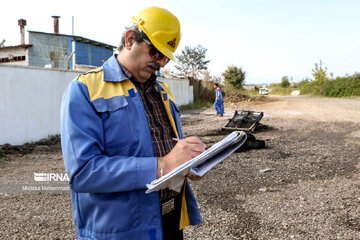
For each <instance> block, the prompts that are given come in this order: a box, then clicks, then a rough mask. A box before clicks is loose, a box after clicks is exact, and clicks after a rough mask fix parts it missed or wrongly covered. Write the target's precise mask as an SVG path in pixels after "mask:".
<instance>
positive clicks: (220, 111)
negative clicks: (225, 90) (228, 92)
mask: <svg viewBox="0 0 360 240" xmlns="http://www.w3.org/2000/svg"><path fill="white" fill-rule="evenodd" d="M214 89H215V102H214V109H215V111H216V115H217V116H221V117H222V116H223V115H224V103H223V96H222V90H221V88H220V87H219V84H218V83H215V84H214Z"/></svg>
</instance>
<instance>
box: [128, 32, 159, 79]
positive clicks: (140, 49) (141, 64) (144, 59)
mask: <svg viewBox="0 0 360 240" xmlns="http://www.w3.org/2000/svg"><path fill="white" fill-rule="evenodd" d="M129 42H130V44H131V46H130V48H128V49H129V55H128V59H127V60H128V61H129V65H130V66H131V68H130V69H128V71H130V72H131V74H132V75H134V77H135V79H136V80H137V81H139V82H146V81H147V80H148V79H149V78H150V76H151V74H154V73H155V72H156V71H158V70H160V67H164V66H165V65H166V58H163V59H160V60H155V59H154V58H153V57H151V56H150V54H149V51H150V48H151V47H150V46H149V45H148V44H147V43H146V42H141V43H137V42H136V41H135V39H133V33H132V32H131V33H130V34H129Z"/></svg>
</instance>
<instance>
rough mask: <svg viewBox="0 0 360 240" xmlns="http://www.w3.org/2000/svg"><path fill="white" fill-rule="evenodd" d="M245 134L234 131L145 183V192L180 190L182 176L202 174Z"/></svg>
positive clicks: (214, 164)
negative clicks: (167, 171)
mask: <svg viewBox="0 0 360 240" xmlns="http://www.w3.org/2000/svg"><path fill="white" fill-rule="evenodd" d="M246 138H247V135H246V133H245V132H243V131H234V132H232V133H231V134H229V135H228V136H227V137H225V138H224V139H223V140H221V141H220V142H218V143H216V144H214V145H213V146H212V147H211V148H209V149H208V150H206V151H205V152H203V153H201V154H200V155H198V156H197V157H195V158H193V159H191V160H189V161H188V162H186V163H184V164H182V165H180V166H179V167H177V168H175V169H173V170H172V171H171V172H169V173H167V174H166V175H164V176H162V177H160V178H158V179H155V180H154V181H152V182H151V183H149V184H146V186H147V188H148V189H147V190H146V193H150V192H153V191H158V190H160V189H165V188H169V189H171V190H174V191H177V192H180V190H181V187H182V185H183V183H184V178H185V176H186V175H187V174H188V173H191V174H193V175H197V176H203V175H204V174H205V173H207V172H208V171H209V170H210V169H212V168H213V167H214V166H216V165H217V164H218V163H220V162H221V161H222V160H224V159H225V158H226V157H227V156H229V155H230V154H231V153H233V152H234V151H235V150H236V149H238V148H239V147H240V146H241V145H243V144H244V143H245V141H246Z"/></svg>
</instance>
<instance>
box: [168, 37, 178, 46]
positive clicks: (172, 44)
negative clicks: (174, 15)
mask: <svg viewBox="0 0 360 240" xmlns="http://www.w3.org/2000/svg"><path fill="white" fill-rule="evenodd" d="M175 43H176V38H174V39H173V40H171V41H169V42H168V43H167V44H168V45H169V46H170V47H172V48H175V46H176V44H175Z"/></svg>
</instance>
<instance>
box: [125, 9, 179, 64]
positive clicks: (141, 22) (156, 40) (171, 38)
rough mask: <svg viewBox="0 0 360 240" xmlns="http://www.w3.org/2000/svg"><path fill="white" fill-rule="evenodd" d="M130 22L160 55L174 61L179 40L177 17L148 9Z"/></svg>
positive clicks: (166, 12) (163, 10)
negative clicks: (132, 22) (143, 34)
mask: <svg viewBox="0 0 360 240" xmlns="http://www.w3.org/2000/svg"><path fill="white" fill-rule="evenodd" d="M132 20H133V21H134V23H135V24H136V25H137V26H138V27H139V28H140V29H141V30H142V31H143V32H144V33H145V34H146V36H147V37H148V38H149V39H150V41H151V42H152V44H153V45H154V46H155V47H156V48H157V49H158V50H159V51H160V52H161V53H162V54H164V55H165V56H166V57H168V58H170V59H171V60H173V61H175V57H174V52H175V50H176V48H177V46H178V45H179V42H180V38H181V32H180V22H179V20H178V19H177V17H175V16H174V15H173V14H172V13H171V12H169V11H168V10H166V9H163V8H159V7H149V8H146V9H144V10H142V11H141V12H139V13H138V14H137V15H135V16H133V17H132Z"/></svg>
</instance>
